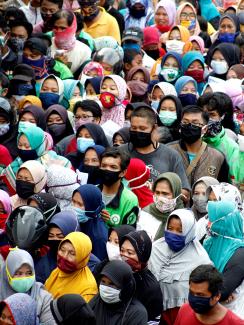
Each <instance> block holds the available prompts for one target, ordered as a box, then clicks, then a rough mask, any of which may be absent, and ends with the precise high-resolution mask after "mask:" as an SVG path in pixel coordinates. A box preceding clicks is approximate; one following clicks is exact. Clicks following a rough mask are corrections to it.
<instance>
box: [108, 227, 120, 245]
mask: <svg viewBox="0 0 244 325" xmlns="http://www.w3.org/2000/svg"><path fill="white" fill-rule="evenodd" d="M108 241H109V242H110V243H111V244H113V245H116V246H119V237H118V234H117V232H116V231H114V230H112V231H111V234H110V236H109V238H108Z"/></svg>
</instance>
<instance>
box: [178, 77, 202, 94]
mask: <svg viewBox="0 0 244 325" xmlns="http://www.w3.org/2000/svg"><path fill="white" fill-rule="evenodd" d="M189 81H191V82H193V84H194V86H195V88H196V91H197V82H196V80H195V79H193V78H192V77H188V76H183V77H180V78H179V79H178V80H177V81H176V83H175V90H176V92H177V95H178V96H179V95H180V93H181V90H182V88H183V87H184V86H185V84H187V83H188V82H189Z"/></svg>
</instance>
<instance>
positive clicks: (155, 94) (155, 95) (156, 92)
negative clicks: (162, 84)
mask: <svg viewBox="0 0 244 325" xmlns="http://www.w3.org/2000/svg"><path fill="white" fill-rule="evenodd" d="M163 97H164V93H163V92H162V90H161V89H160V88H159V87H158V86H156V87H154V89H153V91H152V100H158V101H160V100H161V99H162V98H163Z"/></svg>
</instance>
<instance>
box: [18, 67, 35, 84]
mask: <svg viewBox="0 0 244 325" xmlns="http://www.w3.org/2000/svg"><path fill="white" fill-rule="evenodd" d="M13 79H14V80H23V81H31V80H35V72H34V70H33V69H32V68H31V67H30V66H29V65H27V64H24V63H21V64H18V65H17V66H16V67H15V68H14V71H13Z"/></svg>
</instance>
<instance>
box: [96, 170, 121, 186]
mask: <svg viewBox="0 0 244 325" xmlns="http://www.w3.org/2000/svg"><path fill="white" fill-rule="evenodd" d="M120 173H121V171H118V172H114V171H111V170H107V169H100V177H101V182H102V184H104V185H106V186H111V185H113V184H114V183H116V182H117V181H118V180H119V179H120V177H119V174H120Z"/></svg>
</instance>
